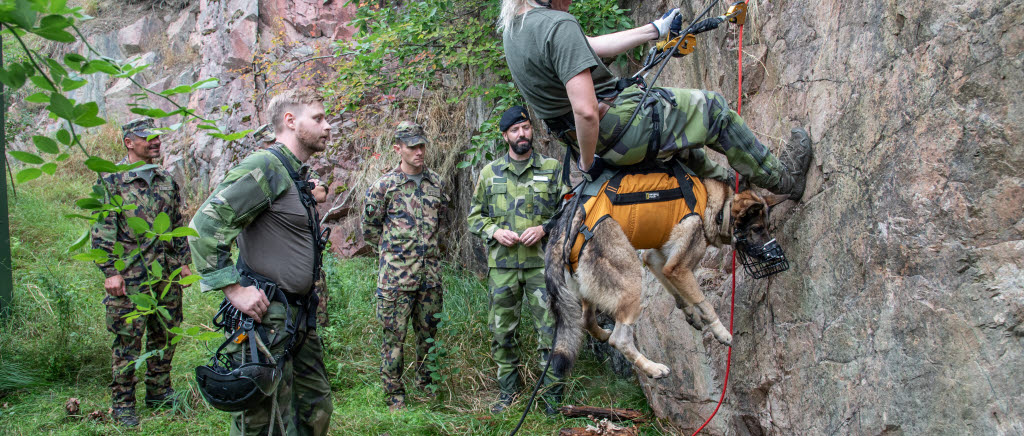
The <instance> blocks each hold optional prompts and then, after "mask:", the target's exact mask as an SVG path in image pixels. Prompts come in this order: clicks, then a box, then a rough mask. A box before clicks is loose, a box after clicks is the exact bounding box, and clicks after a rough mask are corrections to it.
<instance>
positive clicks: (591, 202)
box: [565, 161, 708, 272]
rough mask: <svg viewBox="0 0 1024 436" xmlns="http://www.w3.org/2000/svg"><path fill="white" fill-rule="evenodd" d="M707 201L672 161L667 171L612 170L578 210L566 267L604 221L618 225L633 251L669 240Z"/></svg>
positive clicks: (701, 211) (686, 172) (571, 269)
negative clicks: (578, 220) (579, 215)
mask: <svg viewBox="0 0 1024 436" xmlns="http://www.w3.org/2000/svg"><path fill="white" fill-rule="evenodd" d="M707 202H708V195H707V190H706V189H705V188H704V183H703V182H701V180H700V179H698V178H697V177H696V176H695V175H693V174H692V173H691V172H690V171H689V168H686V166H684V165H683V164H682V163H681V162H678V161H672V162H671V165H670V166H669V167H668V168H666V167H664V166H661V165H659V166H654V167H649V168H648V169H635V168H633V167H630V168H628V169H623V170H620V171H617V173H616V174H615V175H614V176H612V177H611V178H610V179H608V180H607V181H606V182H604V183H603V184H602V185H601V189H600V191H598V193H597V195H594V196H589V198H587V199H586V201H585V203H583V205H582V206H581V207H580V209H581V210H582V212H583V222H582V223H581V224H580V226H579V227H578V228H577V229H576V232H575V233H576V237H575V238H574V239H575V242H574V243H573V245H572V249H571V251H570V253H569V259H568V262H565V267H566V269H567V270H568V271H569V272H575V270H576V267H577V265H578V263H579V256H580V253H581V252H582V251H583V249H584V247H586V245H587V243H589V242H590V240H591V239H592V238H593V237H594V232H595V231H596V229H597V226H598V225H599V224H601V223H603V222H604V221H606V220H609V219H610V220H613V221H615V222H616V223H617V224H618V225H619V226H620V227H622V231H623V233H625V235H626V238H627V239H629V242H630V244H632V245H633V248H636V249H646V248H657V247H661V246H662V245H664V244H665V242H667V241H668V238H669V236H670V235H671V233H672V228H674V227H675V226H676V224H679V222H681V221H682V220H684V219H686V218H689V217H691V216H695V215H696V216H703V215H704V211H705V210H706V209H707Z"/></svg>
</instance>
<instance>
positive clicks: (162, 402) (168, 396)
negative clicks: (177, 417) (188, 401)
mask: <svg viewBox="0 0 1024 436" xmlns="http://www.w3.org/2000/svg"><path fill="white" fill-rule="evenodd" d="M146 406H147V407H149V408H151V409H164V408H167V409H176V408H177V407H178V396H177V395H175V394H174V389H171V388H168V389H167V390H166V391H164V393H163V395H156V396H153V397H151V396H149V394H148V393H147V394H146Z"/></svg>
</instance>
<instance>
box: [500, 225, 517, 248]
mask: <svg viewBox="0 0 1024 436" xmlns="http://www.w3.org/2000/svg"><path fill="white" fill-rule="evenodd" d="M494 240H495V241H498V243H499V244H501V245H504V246H506V247H511V246H513V245H516V243H517V242H519V240H520V239H519V234H517V233H516V232H513V231H511V230H505V229H499V230H497V231H495V232H494Z"/></svg>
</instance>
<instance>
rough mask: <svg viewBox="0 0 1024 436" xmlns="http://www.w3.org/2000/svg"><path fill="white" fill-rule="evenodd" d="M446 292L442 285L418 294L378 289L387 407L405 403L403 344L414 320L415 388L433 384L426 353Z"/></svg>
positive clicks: (382, 379) (381, 362) (381, 350)
mask: <svg viewBox="0 0 1024 436" xmlns="http://www.w3.org/2000/svg"><path fill="white" fill-rule="evenodd" d="M443 295H444V290H443V289H442V288H441V287H440V286H435V287H432V288H426V289H423V288H421V289H419V290H416V291H395V290H383V289H379V288H378V289H377V319H378V320H380V323H381V326H382V327H383V330H384V331H383V341H382V344H381V348H380V360H381V361H380V381H381V383H383V385H384V396H385V398H384V401H385V403H387V404H388V405H391V404H393V403H396V402H400V401H405V387H404V385H403V384H402V372H403V370H404V369H405V366H404V365H405V364H404V360H403V357H402V354H403V344H404V342H405V329H406V325H407V324H408V323H409V321H410V320H411V321H412V329H413V331H414V332H415V334H416V366H415V368H416V385H417V386H419V387H424V386H426V385H429V384H431V383H432V382H433V371H431V370H430V368H429V366H428V365H426V361H427V354H428V353H429V352H430V347H431V346H432V342H433V341H428V339H433V338H434V335H435V334H437V324H438V322H440V318H438V317H437V316H435V315H438V314H440V313H441V310H442V309H443Z"/></svg>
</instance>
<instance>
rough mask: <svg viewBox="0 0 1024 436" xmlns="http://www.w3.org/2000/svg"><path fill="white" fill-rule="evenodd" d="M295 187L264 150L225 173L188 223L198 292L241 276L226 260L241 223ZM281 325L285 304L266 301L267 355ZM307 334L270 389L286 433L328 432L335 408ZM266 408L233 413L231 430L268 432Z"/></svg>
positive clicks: (315, 345) (316, 343)
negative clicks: (192, 231)
mask: <svg viewBox="0 0 1024 436" xmlns="http://www.w3.org/2000/svg"><path fill="white" fill-rule="evenodd" d="M274 147H278V148H277V149H278V150H280V151H281V153H282V154H284V155H285V157H286V158H287V159H289V160H290V161H291V164H292V166H293V167H294V168H296V169H298V168H299V167H300V166H301V165H302V164H301V162H299V161H298V159H296V158H295V155H294V154H292V152H291V151H290V150H288V148H287V147H284V146H283V145H275V146H274ZM294 186H295V185H294V182H292V179H291V177H290V176H289V175H288V171H287V170H286V169H285V167H284V165H282V164H281V162H280V161H279V160H278V159H277V158H276V157H275V156H274V155H272V154H271V153H270V152H269V151H267V150H260V151H257V152H254V153H252V154H250V155H249V156H248V157H246V158H245V160H243V161H242V162H241V163H240V164H238V165H237V166H235V167H234V168H232V169H231V170H230V171H228V173H227V174H226V175H225V176H224V180H223V181H222V182H221V183H220V185H218V186H217V188H216V189H214V191H213V193H211V194H210V198H208V199H207V200H206V202H205V203H203V205H202V206H201V207H200V208H199V211H198V212H197V213H196V215H195V217H193V218H192V222H191V224H190V225H191V227H192V228H194V229H195V230H196V231H197V232H198V233H199V238H190V239H189V244H190V245H191V247H192V257H193V259H194V260H195V265H196V268H197V270H198V272H199V273H200V274H202V275H203V279H202V280H201V281H200V282H199V283H200V285H201V287H202V290H203V292H207V291H212V290H218V289H221V288H223V287H225V286H228V285H233V284H235V283H239V278H240V275H239V272H238V270H237V269H236V268H235V265H234V263H233V262H232V259H231V246H232V243H233V242H234V241H235V239H236V238H237V237H238V235H239V233H241V232H242V230H243V229H244V228H245V227H246V226H248V225H249V224H251V223H252V222H253V221H254V220H255V219H256V217H258V216H259V215H260V214H262V213H264V212H265V211H267V210H268V209H270V207H271V204H272V203H273V202H274V201H275V200H276V199H277V198H278V197H280V196H282V195H284V194H285V193H286V192H287V191H288V190H289V188H292V187H294ZM302 243H303V244H306V243H308V241H306V240H304V241H302ZM268 255H273V253H268ZM257 272H258V271H257ZM310 274H312V271H310ZM296 291H297V292H298V293H302V291H299V290H296ZM305 292H309V290H305ZM292 309H293V310H297V307H295V306H294V305H293V307H292ZM284 323H285V319H284V305H283V304H281V303H280V302H273V303H271V304H270V307H269V308H268V310H267V313H266V314H264V318H263V326H264V328H265V329H267V331H268V332H276V334H272V336H273V337H272V338H271V342H270V346H271V352H272V353H279V352H280V350H281V349H282V348H278V347H283V346H285V345H287V342H288V339H290V335H288V334H286V333H285V329H284V328H283V327H284ZM308 334H309V337H308V338H307V339H306V341H305V343H304V344H303V346H302V348H301V350H300V351H299V352H298V353H297V354H296V355H294V356H292V358H291V359H290V361H289V362H288V363H287V364H285V365H284V368H283V376H282V379H281V383H280V385H279V387H278V389H277V392H276V393H275V396H276V397H277V402H278V407H279V410H280V412H281V414H282V417H283V419H284V422H285V423H286V427H287V428H286V430H287V434H289V435H291V434H313V435H324V434H327V426H328V424H329V423H330V417H331V413H332V412H333V410H334V406H333V404H332V402H331V385H330V383H329V382H328V380H327V372H326V369H325V367H324V360H323V343H322V341H321V339H320V337H319V336H318V335H317V333H316V330H312V329H311V330H308ZM229 351H235V352H237V351H240V349H231V350H229ZM239 360H240V359H239ZM271 406H272V403H271V401H270V399H269V398H268V400H267V401H266V402H264V403H263V404H261V405H260V406H259V407H257V408H254V409H251V410H248V411H245V412H236V413H232V424H231V434H232V435H239V434H243V432H242V429H243V428H244V429H245V432H244V434H247V435H257V434H267V433H268V432H270V429H268V428H267V425H268V424H269V419H270V413H271ZM276 426H277V424H275V427H276Z"/></svg>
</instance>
